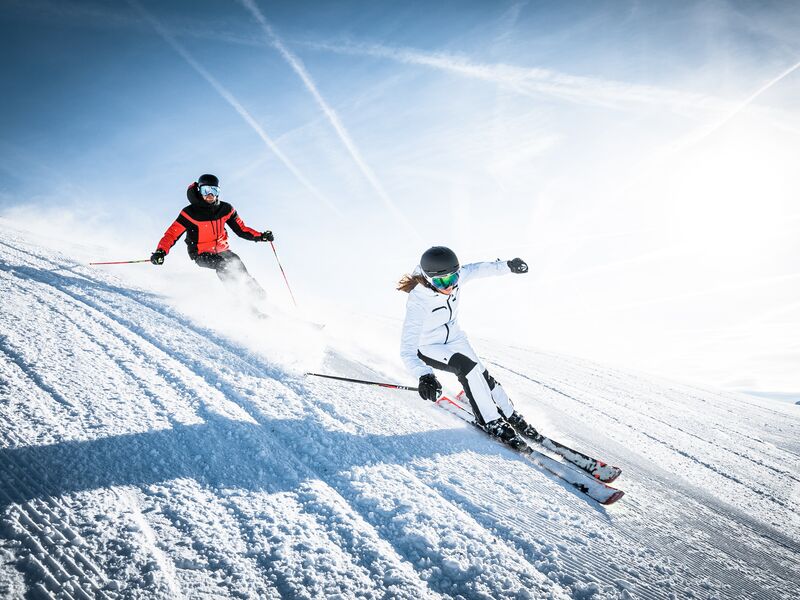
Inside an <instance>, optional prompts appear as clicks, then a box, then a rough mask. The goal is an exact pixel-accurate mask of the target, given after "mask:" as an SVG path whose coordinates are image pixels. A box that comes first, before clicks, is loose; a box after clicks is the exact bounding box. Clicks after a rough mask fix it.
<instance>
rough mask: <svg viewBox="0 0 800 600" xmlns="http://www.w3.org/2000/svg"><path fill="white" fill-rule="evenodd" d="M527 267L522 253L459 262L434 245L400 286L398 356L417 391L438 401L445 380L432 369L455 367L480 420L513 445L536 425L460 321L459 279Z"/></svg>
mask: <svg viewBox="0 0 800 600" xmlns="http://www.w3.org/2000/svg"><path fill="white" fill-rule="evenodd" d="M527 272H528V265H527V264H525V261H523V260H522V259H521V258H514V259H512V260H509V261H501V260H497V261H494V262H481V263H473V264H469V265H464V266H461V265H460V263H459V261H458V257H457V256H456V255H455V253H454V252H453V251H452V250H450V249H449V248H445V247H443V246H434V247H433V248H430V249H428V250H426V251H425V253H424V254H423V255H422V258H421V259H420V263H419V265H418V266H417V267H416V268H415V269H414V272H413V273H412V274H411V275H405V276H404V277H403V278H402V279H401V280H400V282H399V284H398V287H397V289H398V290H401V291H404V292H407V293H408V302H407V303H406V318H405V321H404V322H403V334H402V340H401V348H400V356H401V357H402V359H403V362H404V363H405V365H406V367H408V369H409V370H410V371H411V372H412V373H413V374H414V375H415V376H417V377H419V395H420V396H421V397H422V398H423V399H425V400H431V401H436V399H437V398H438V397H439V394H440V393H441V390H442V386H441V384H440V383H439V381H438V380H437V379H436V375H434V372H433V370H434V369H439V370H441V371H447V372H449V373H454V374H455V375H456V376H457V377H458V380H459V382H460V383H461V385H462V387H463V388H464V392H465V393H466V396H467V398H469V402H470V405H471V406H472V412H473V414H474V415H475V419H476V421H477V423H478V425H480V426H481V427H482V428H483V429H484V430H485V431H486V432H487V433H489V434H490V435H493V436H495V437H498V438H500V439H502V440H503V441H504V442H506V443H507V444H509V445H511V446H514V447H521V445H522V444H524V441H523V440H522V439H521V438H520V437H519V435H517V432H519V433H525V434H530V433H533V434H534V435H535V433H536V430H535V429H533V428H532V427H531V426H530V425H528V424H527V423H526V422H525V420H524V419H523V418H522V416H521V415H520V414H519V413H518V412H516V411H515V410H514V405H513V404H512V403H511V400H509V398H508V395H507V394H506V393H505V391H504V390H503V388H502V386H501V385H500V384H499V383H497V382H496V381H495V380H494V378H493V377H492V376H491V375H489V372H488V371H487V370H486V367H484V366H483V363H482V362H481V360H480V358H478V355H477V354H476V353H475V350H473V349H472V346H471V345H470V343H469V340H468V339H467V336H466V334H465V333H464V332H463V331H462V330H461V328H460V327H459V325H458V320H457V319H458V297H459V293H460V289H461V285H462V284H464V283H466V282H467V281H469V280H471V279H477V278H479V277H492V276H497V275H505V274H507V273H527ZM515 430H516V431H515Z"/></svg>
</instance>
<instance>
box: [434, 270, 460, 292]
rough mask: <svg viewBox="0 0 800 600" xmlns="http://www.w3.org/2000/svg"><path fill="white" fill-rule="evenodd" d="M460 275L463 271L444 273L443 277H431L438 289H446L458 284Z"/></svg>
mask: <svg viewBox="0 0 800 600" xmlns="http://www.w3.org/2000/svg"><path fill="white" fill-rule="evenodd" d="M459 277H461V271H456V272H455V273H450V274H448V275H442V276H441V277H431V283H432V284H433V287H435V288H436V289H439V290H446V289H447V288H450V287H453V286H454V285H455V284H457V283H458V279H459Z"/></svg>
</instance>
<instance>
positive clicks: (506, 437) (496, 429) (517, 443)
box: [485, 419, 528, 450]
mask: <svg viewBox="0 0 800 600" xmlns="http://www.w3.org/2000/svg"><path fill="white" fill-rule="evenodd" d="M485 429H486V433H488V434H489V435H491V436H492V437H496V438H497V439H499V440H500V441H501V442H503V443H504V444H506V445H507V446H511V447H512V448H513V449H514V450H526V449H527V448H528V444H526V443H525V440H523V439H522V438H521V437H519V435H517V432H516V431H514V428H513V427H511V425H509V424H508V423H507V422H506V421H505V420H503V419H495V420H494V421H489V422H488V423H487V424H486V427H485Z"/></svg>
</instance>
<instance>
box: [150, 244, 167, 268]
mask: <svg viewBox="0 0 800 600" xmlns="http://www.w3.org/2000/svg"><path fill="white" fill-rule="evenodd" d="M166 255H167V253H166V252H164V251H163V250H162V249H161V248H159V249H158V250H156V251H155V252H153V253H152V254H151V255H150V262H151V263H153V264H154V265H163V264H164V257H165V256H166Z"/></svg>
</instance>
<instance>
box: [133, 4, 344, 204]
mask: <svg viewBox="0 0 800 600" xmlns="http://www.w3.org/2000/svg"><path fill="white" fill-rule="evenodd" d="M128 3H129V4H130V5H131V6H133V7H134V8H135V9H136V10H137V11H138V12H139V13H140V14H141V15H142V16H143V17H144V18H145V19H146V20H147V21H148V22H149V23H150V24H151V25H152V26H153V29H155V30H156V32H157V33H158V34H159V35H160V36H161V37H162V38H163V39H164V41H165V42H167V43H168V44H169V45H170V46H171V47H172V48H173V49H174V50H175V51H176V52H177V53H178V54H180V56H181V57H182V58H183V59H184V60H185V61H186V62H187V63H188V64H189V66H191V67H192V68H193V69H194V70H195V71H196V72H197V73H198V74H199V75H200V76H201V77H202V78H203V79H205V80H206V81H207V82H208V83H209V84H210V85H211V86H212V87H213V88H214V89H215V90H216V92H217V93H218V94H219V95H220V96H221V97H222V98H223V99H224V100H225V101H226V102H227V103H228V104H230V105H231V106H232V107H233V109H234V110H235V111H236V112H237V113H239V116H240V117H242V119H244V121H245V122H246V123H247V124H248V125H250V127H251V128H252V129H253V131H255V133H256V134H257V135H258V137H260V138H261V140H262V141H263V142H264V144H265V145H266V146H267V148H269V149H270V150H271V151H272V152H273V154H275V156H277V157H278V159H279V160H280V161H281V162H282V163H283V164H284V165H285V166H286V168H287V169H289V171H291V173H292V175H294V176H295V177H296V178H297V180H298V181H299V182H300V183H301V184H303V186H304V187H305V188H306V189H307V190H308V191H309V192H311V194H312V195H313V196H314V197H315V198H317V200H319V201H320V202H322V203H323V204H325V205H326V206H328V207H329V208H330V209H331V210H332V211H334V212H336V213H337V214H341V213H340V212H339V210H338V209H337V208H336V206H335V205H334V204H333V203H332V202H331V201H330V200H328V198H326V197H325V196H324V195H323V194H322V193H320V192H319V190H317V189H316V188H315V187H314V185H313V184H312V183H311V182H310V181H309V180H308V179H307V178H306V177H305V175H303V173H302V172H300V170H299V169H298V168H297V167H296V166H295V165H294V163H292V161H291V160H289V158H288V157H287V156H286V155H285V154H284V153H283V151H282V150H281V149H280V148H279V147H278V146H277V144H275V142H274V141H273V140H272V139H271V138H270V137H269V136H268V135H267V133H266V132H265V131H264V128H263V127H261V125H260V124H259V123H258V121H256V120H255V119H254V118H253V116H252V115H251V114H250V113H249V112H248V111H247V110H246V109H245V108H244V106H242V104H241V102H239V101H238V100H237V99H236V97H235V96H234V95H233V94H232V93H231V92H230V91H228V90H227V89H226V88H225V87H224V86H223V85H222V84H221V83H220V82H219V81H217V80H216V78H214V76H212V75H211V73H209V72H208V70H207V69H206V68H205V67H203V66H202V65H201V64H200V63H199V62H197V60H196V59H195V58H194V57H193V56H192V55H191V54H190V53H189V51H188V50H186V48H184V47H183V45H181V44H180V43H179V42H178V41H177V40H176V39H175V36H173V35H172V34H171V33H170V32H169V31H168V30H167V29H166V28H165V27H164V26H163V25H162V24H161V22H160V21H159V20H158V19H156V18H155V17H154V16H153V15H152V14H151V13H150V12H149V11H147V10H146V9H145V8H144V7H143V6H142V5H141V4H139V3H138V2H136V0H128Z"/></svg>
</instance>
